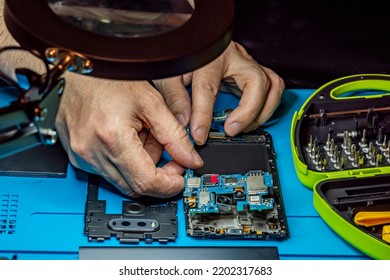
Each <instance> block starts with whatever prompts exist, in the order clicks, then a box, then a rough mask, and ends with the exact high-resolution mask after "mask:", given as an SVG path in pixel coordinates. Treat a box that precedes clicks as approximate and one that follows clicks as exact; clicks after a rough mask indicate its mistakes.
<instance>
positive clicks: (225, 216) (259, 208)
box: [184, 110, 288, 240]
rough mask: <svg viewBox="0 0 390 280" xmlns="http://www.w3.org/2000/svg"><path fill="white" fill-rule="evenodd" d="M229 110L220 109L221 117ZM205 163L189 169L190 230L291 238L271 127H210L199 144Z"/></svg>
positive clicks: (222, 235)
mask: <svg viewBox="0 0 390 280" xmlns="http://www.w3.org/2000/svg"><path fill="white" fill-rule="evenodd" d="M230 111H231V110H226V111H223V112H217V113H215V115H214V120H216V121H217V122H223V121H224V120H225V119H226V117H227V115H228V114H229V113H230ZM196 150H197V151H198V153H199V154H200V156H201V157H202V158H203V160H204V166H203V168H201V169H199V170H192V169H187V170H186V174H185V189H184V207H185V215H186V229H187V234H188V235H189V236H192V237H211V238H253V239H279V240H281V239H286V238H288V228H287V219H286V215H285V210H284V206H283V199H282V193H281V189H280V184H279V178H278V172H277V167H276V161H275V160H276V155H275V152H274V149H273V145H272V139H271V136H270V134H269V133H267V132H265V131H256V132H254V133H251V134H241V135H238V136H236V137H228V136H227V135H225V133H224V132H221V131H212V132H210V134H209V139H208V141H207V143H206V144H205V145H203V146H196Z"/></svg>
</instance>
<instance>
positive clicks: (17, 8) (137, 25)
mask: <svg viewBox="0 0 390 280" xmlns="http://www.w3.org/2000/svg"><path fill="white" fill-rule="evenodd" d="M233 15H234V6H233V1H232V0H212V1H205V0H132V1H128V0H29V1H25V0H6V1H5V11H4V18H5V21H6V24H7V27H8V29H9V30H10V32H11V33H12V35H13V36H14V37H15V39H16V40H17V41H18V42H19V43H20V44H21V46H22V47H25V48H31V49H35V50H38V51H39V52H41V53H44V51H45V50H46V49H47V48H53V47H54V48H58V49H65V50H71V51H73V52H76V53H80V54H83V55H84V56H85V57H87V58H88V59H89V60H90V61H91V62H92V63H93V65H94V69H93V71H92V73H91V75H93V76H96V77H104V78H110V79H132V80H140V79H141V80H145V79H157V78H164V77H169V76H175V75H179V74H183V73H186V72H190V71H192V70H194V69H197V68H199V67H201V66H203V65H205V64H207V63H208V62H210V61H212V60H213V59H215V58H216V57H218V56H219V55H220V54H221V53H222V52H223V51H224V50H225V48H226V47H227V46H228V44H229V42H230V40H231V33H230V27H231V24H232V21H233Z"/></svg>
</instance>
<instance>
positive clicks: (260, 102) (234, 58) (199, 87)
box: [154, 42, 284, 145]
mask: <svg viewBox="0 0 390 280" xmlns="http://www.w3.org/2000/svg"><path fill="white" fill-rule="evenodd" d="M222 80H223V81H224V83H225V85H226V84H231V85H233V86H236V87H238V89H239V90H234V91H233V93H235V94H237V95H239V96H240V97H241V100H240V103H239V105H238V107H237V108H236V109H235V110H233V112H232V113H231V114H230V115H229V117H228V118H227V120H226V121H225V125H224V129H225V132H226V133H227V134H228V135H231V136H234V135H236V134H238V133H240V132H242V131H244V132H249V131H251V130H254V129H256V128H257V127H258V126H259V125H261V124H262V123H264V122H265V121H266V120H268V119H269V118H270V117H271V115H272V114H273V112H274V111H275V109H276V108H277V106H278V105H279V104H280V100H281V96H282V92H283V90H284V82H283V80H282V79H281V78H280V77H279V76H278V75H277V74H276V73H275V72H273V71H272V70H271V69H269V68H267V67H264V66H261V65H259V64H258V63H257V62H256V61H255V60H254V59H253V58H252V57H251V56H250V55H249V54H248V53H247V52H246V50H245V49H244V47H242V46H241V45H239V44H238V43H235V42H231V43H230V45H229V46H228V48H227V49H226V50H225V51H224V53H223V54H222V55H221V56H219V57H218V58H217V59H215V60H214V61H212V62H211V63H209V64H207V65H206V66H204V67H202V68H200V69H198V70H196V71H194V72H191V73H188V74H185V75H182V76H178V77H173V78H168V79H162V80H156V81H154V83H155V85H156V87H157V89H158V90H159V91H160V92H161V94H162V95H163V96H164V99H165V102H166V103H167V105H168V107H169V109H170V110H171V111H172V113H173V114H174V115H175V116H176V118H177V119H178V120H179V122H180V123H181V124H182V125H183V126H184V127H185V126H186V125H187V124H188V123H191V135H192V137H193V139H194V140H195V143H196V144H198V145H202V144H204V143H205V142H206V140H207V137H208V132H209V130H210V125H211V121H212V117H213V109H214V103H215V100H216V97H217V94H218V91H219V88H220V83H221V81H222ZM191 82H192V106H191V100H190V97H189V95H188V92H187V90H186V88H185V87H186V86H187V85H189V84H190V83H191Z"/></svg>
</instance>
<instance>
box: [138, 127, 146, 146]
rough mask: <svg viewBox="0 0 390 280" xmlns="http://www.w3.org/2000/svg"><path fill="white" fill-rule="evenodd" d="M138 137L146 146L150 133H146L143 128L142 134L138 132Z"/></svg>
mask: <svg viewBox="0 0 390 280" xmlns="http://www.w3.org/2000/svg"><path fill="white" fill-rule="evenodd" d="M138 137H139V139H140V140H141V142H142V143H144V145H145V142H146V139H147V138H148V132H147V131H146V128H143V129H142V130H141V131H140V132H138Z"/></svg>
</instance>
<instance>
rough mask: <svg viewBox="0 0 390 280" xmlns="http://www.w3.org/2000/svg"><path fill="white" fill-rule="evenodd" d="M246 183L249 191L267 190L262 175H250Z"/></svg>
mask: <svg viewBox="0 0 390 280" xmlns="http://www.w3.org/2000/svg"><path fill="white" fill-rule="evenodd" d="M246 184H247V188H248V192H249V193H257V192H265V191H266V190H267V186H266V185H265V184H264V177H263V176H262V175H255V176H249V177H248V179H247V181H246Z"/></svg>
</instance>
